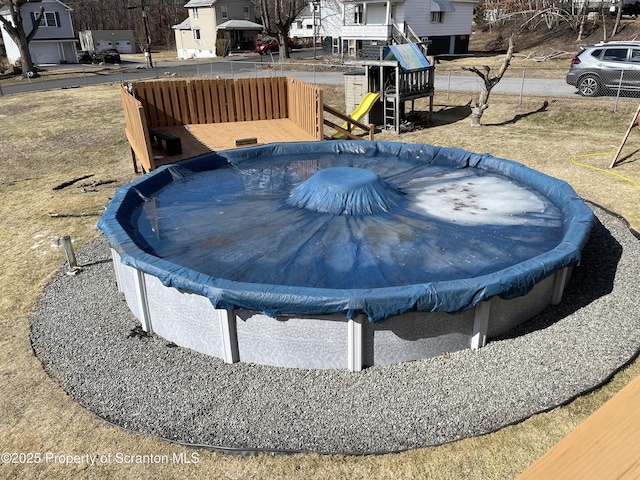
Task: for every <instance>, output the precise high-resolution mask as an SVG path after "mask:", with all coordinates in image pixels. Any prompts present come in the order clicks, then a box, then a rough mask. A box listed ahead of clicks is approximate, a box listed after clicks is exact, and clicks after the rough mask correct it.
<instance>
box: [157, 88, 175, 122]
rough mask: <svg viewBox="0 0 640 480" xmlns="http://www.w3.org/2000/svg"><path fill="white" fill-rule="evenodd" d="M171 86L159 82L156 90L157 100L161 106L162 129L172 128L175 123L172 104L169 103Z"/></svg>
mask: <svg viewBox="0 0 640 480" xmlns="http://www.w3.org/2000/svg"><path fill="white" fill-rule="evenodd" d="M172 87H173V85H172V82H159V85H158V88H156V91H157V92H158V97H159V100H160V102H161V104H162V113H163V114H164V115H163V118H162V125H160V126H162V127H173V126H174V125H175V124H176V123H175V115H174V113H173V107H174V105H173V103H172V102H171V89H172Z"/></svg>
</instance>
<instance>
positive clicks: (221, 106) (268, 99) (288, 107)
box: [121, 77, 324, 171]
mask: <svg viewBox="0 0 640 480" xmlns="http://www.w3.org/2000/svg"><path fill="white" fill-rule="evenodd" d="M121 93H122V104H123V108H124V112H125V121H126V135H127V139H128V140H129V144H130V145H131V150H132V155H133V160H134V166H135V167H136V168H137V163H136V160H137V162H139V163H140V164H141V165H142V167H143V169H144V170H145V171H151V170H154V169H155V168H156V166H157V165H156V161H155V159H154V154H153V148H152V146H151V138H152V137H153V136H154V135H152V134H151V133H150V129H158V128H160V129H162V128H167V127H179V126H188V125H203V124H206V125H212V126H215V125H216V124H222V123H228V122H256V121H264V122H269V121H273V120H284V119H286V120H289V121H290V122H292V123H293V124H294V125H295V126H297V127H299V128H300V129H302V130H303V131H304V133H305V134H306V138H305V140H322V139H323V138H324V134H323V124H324V122H323V102H322V89H321V88H320V87H317V86H314V85H310V84H306V83H304V82H301V81H299V80H296V79H291V78H286V77H271V78H250V79H239V80H225V79H223V80H220V79H195V80H173V79H172V80H154V81H145V82H138V83H134V84H123V85H122V92H121ZM264 128H265V129H269V125H268V124H265V125H264ZM278 128H279V129H281V128H282V127H278ZM238 130H239V131H242V126H240V125H238ZM296 140H298V139H296Z"/></svg>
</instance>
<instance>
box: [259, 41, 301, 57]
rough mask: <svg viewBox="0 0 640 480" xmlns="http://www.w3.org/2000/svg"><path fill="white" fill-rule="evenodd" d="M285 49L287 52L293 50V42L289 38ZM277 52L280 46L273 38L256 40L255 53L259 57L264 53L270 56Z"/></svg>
mask: <svg viewBox="0 0 640 480" xmlns="http://www.w3.org/2000/svg"><path fill="white" fill-rule="evenodd" d="M287 49H288V50H289V52H291V50H292V49H293V40H291V39H290V38H288V39H287ZM278 51H280V44H279V43H278V41H277V40H276V39H275V38H265V39H264V40H258V41H257V42H256V52H258V53H259V54H260V55H263V54H265V53H266V54H267V55H270V54H272V53H275V52H278Z"/></svg>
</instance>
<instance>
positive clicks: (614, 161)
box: [609, 105, 640, 168]
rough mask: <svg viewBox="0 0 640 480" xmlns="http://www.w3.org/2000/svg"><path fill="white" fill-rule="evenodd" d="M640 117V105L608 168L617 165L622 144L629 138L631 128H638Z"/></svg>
mask: <svg viewBox="0 0 640 480" xmlns="http://www.w3.org/2000/svg"><path fill="white" fill-rule="evenodd" d="M639 116H640V105H638V109H637V110H636V114H635V115H634V116H633V120H631V123H630V124H629V128H627V133H625V134H624V138H623V139H622V143H621V144H620V148H618V151H617V152H616V154H615V156H614V157H613V160H612V161H611V165H609V168H613V167H614V166H615V164H616V163H618V157H620V153H621V152H622V147H624V144H625V143H626V142H627V139H628V138H629V135H630V134H631V129H633V127H637V126H638V117H639Z"/></svg>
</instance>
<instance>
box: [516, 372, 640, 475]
mask: <svg viewBox="0 0 640 480" xmlns="http://www.w3.org/2000/svg"><path fill="white" fill-rule="evenodd" d="M546 478H553V479H555V478H559V479H560V478H562V479H565V478H566V479H573V478H575V479H580V480H590V479H593V480H606V479H632V478H640V377H636V378H635V379H634V380H632V381H631V382H630V383H629V384H628V385H627V386H625V387H624V388H623V389H622V390H620V391H619V392H618V393H617V394H616V395H614V396H613V398H611V399H610V400H609V401H608V402H606V403H605V404H604V405H603V406H602V407H600V408H599V409H598V410H596V411H595V412H594V413H593V414H592V415H591V416H590V417H589V418H587V419H586V420H585V421H584V422H583V423H581V424H580V425H578V427H576V429H575V430H573V431H572V432H571V433H570V434H569V435H567V436H566V437H565V438H564V439H562V440H561V441H560V442H559V443H558V444H557V445H556V446H555V447H553V448H552V449H551V450H549V451H548V452H547V453H546V454H545V455H543V456H542V457H541V458H540V459H539V460H538V461H536V462H535V463H534V464H533V465H531V466H530V467H529V468H528V469H527V470H525V471H524V473H522V475H520V476H519V477H518V479H517V480H534V479H535V480H539V479H546Z"/></svg>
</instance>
